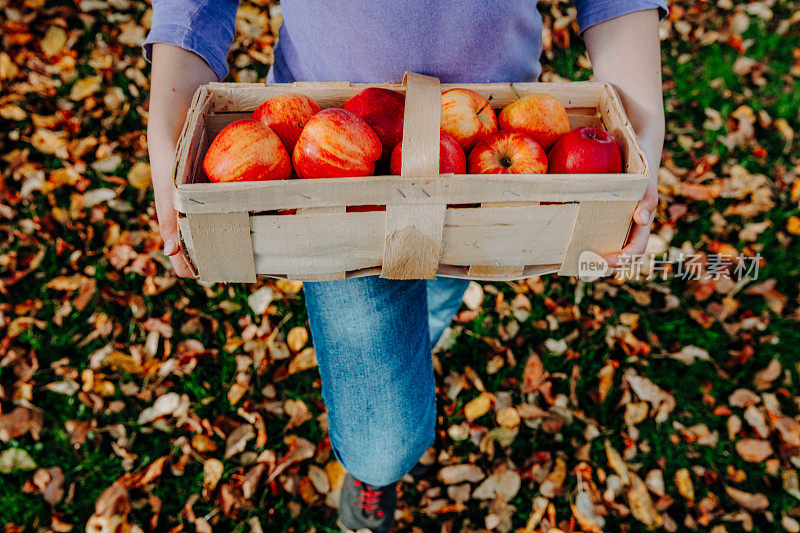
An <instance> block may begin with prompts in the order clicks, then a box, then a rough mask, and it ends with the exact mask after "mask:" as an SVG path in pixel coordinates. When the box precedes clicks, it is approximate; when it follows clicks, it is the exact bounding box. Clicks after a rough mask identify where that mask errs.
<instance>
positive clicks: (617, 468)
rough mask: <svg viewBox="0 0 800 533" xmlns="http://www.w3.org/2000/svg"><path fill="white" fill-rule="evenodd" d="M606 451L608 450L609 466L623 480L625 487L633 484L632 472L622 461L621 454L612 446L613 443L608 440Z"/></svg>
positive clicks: (606, 441)
mask: <svg viewBox="0 0 800 533" xmlns="http://www.w3.org/2000/svg"><path fill="white" fill-rule="evenodd" d="M604 445H605V449H606V458H607V459H608V464H609V465H610V466H611V468H613V469H614V472H616V473H617V475H618V476H619V477H620V479H621V480H622V483H623V484H624V485H629V484H630V483H631V474H630V470H629V469H628V465H627V464H625V461H624V460H623V459H622V456H621V455H620V454H619V452H618V451H617V450H616V449H615V448H614V447H613V446H612V445H611V442H610V441H609V440H608V439H606V440H605V444H604Z"/></svg>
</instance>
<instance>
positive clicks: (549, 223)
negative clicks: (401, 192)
mask: <svg viewBox="0 0 800 533" xmlns="http://www.w3.org/2000/svg"><path fill="white" fill-rule="evenodd" d="M577 211H578V204H557V205H541V206H537V207H534V208H531V207H481V208H473V209H470V208H464V209H448V210H447V217H446V218H445V227H444V248H443V250H442V258H441V260H440V263H442V264H448V265H470V266H472V265H476V266H495V267H516V266H520V265H532V264H553V263H560V262H561V259H562V257H563V256H564V251H565V250H566V247H567V239H568V238H569V235H570V233H571V231H572V226H573V223H574V221H575V217H576V214H577Z"/></svg>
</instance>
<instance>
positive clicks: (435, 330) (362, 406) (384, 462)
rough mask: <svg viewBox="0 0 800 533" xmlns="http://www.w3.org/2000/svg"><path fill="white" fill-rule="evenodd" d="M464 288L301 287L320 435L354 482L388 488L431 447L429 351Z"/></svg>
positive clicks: (446, 282) (453, 284) (373, 283)
mask: <svg viewBox="0 0 800 533" xmlns="http://www.w3.org/2000/svg"><path fill="white" fill-rule="evenodd" d="M468 284H469V282H468V281H467V280H461V279H452V278H438V279H435V280H428V281H424V280H411V281H397V280H386V279H381V278H379V277H377V276H368V277H362V278H352V279H348V280H344V281H323V282H307V283H305V284H304V292H305V300H306V307H307V309H308V317H309V322H310V325H311V334H312V338H313V341H314V347H315V348H316V352H317V361H318V362H319V373H320V376H321V378H322V399H323V400H324V401H325V405H326V406H327V407H328V428H329V430H328V434H329V436H330V440H331V444H332V446H333V450H334V453H335V454H336V457H337V458H338V459H339V462H341V463H342V466H344V467H345V468H346V469H347V471H348V472H350V473H351V474H352V475H353V476H355V478H356V479H359V480H360V481H362V482H364V483H368V484H370V485H377V486H384V485H388V484H390V483H393V482H395V481H397V480H398V479H400V478H401V477H403V475H405V474H406V473H407V472H408V471H409V470H411V469H412V468H413V467H414V465H415V464H416V463H417V461H418V460H419V458H420V457H421V456H422V454H423V453H424V452H425V450H426V449H428V447H430V446H431V445H432V444H433V440H434V423H435V421H436V394H435V390H434V378H433V366H432V361H431V347H432V345H433V344H435V343H436V341H437V340H438V339H439V337H440V336H441V334H442V332H443V331H444V330H445V328H446V327H447V326H448V325H449V324H450V321H451V320H452V319H453V316H454V315H455V313H456V311H458V308H459V306H460V305H461V298H462V296H463V294H464V291H465V290H466V288H467V285H468Z"/></svg>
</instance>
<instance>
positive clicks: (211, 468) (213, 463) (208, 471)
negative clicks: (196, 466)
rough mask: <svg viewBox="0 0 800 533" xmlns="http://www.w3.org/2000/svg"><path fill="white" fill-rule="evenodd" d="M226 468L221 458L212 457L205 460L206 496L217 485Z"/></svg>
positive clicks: (204, 483) (204, 490) (204, 489)
mask: <svg viewBox="0 0 800 533" xmlns="http://www.w3.org/2000/svg"><path fill="white" fill-rule="evenodd" d="M224 470H225V467H224V466H223V464H222V461H220V460H219V459H214V458H211V459H206V460H205V461H204V462H203V492H204V493H205V494H206V497H208V495H209V494H210V493H211V492H212V491H213V490H214V489H215V488H216V487H217V483H219V480H220V479H222V473H223V472H224Z"/></svg>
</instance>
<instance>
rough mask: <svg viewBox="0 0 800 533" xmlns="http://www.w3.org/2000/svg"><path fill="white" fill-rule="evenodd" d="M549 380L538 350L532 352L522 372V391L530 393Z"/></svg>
mask: <svg viewBox="0 0 800 533" xmlns="http://www.w3.org/2000/svg"><path fill="white" fill-rule="evenodd" d="M546 380H547V372H546V371H545V369H544V365H543V364H542V360H541V359H539V355H538V354H537V353H536V352H531V354H530V355H529V356H528V360H527V361H526V362H525V370H524V371H523V374H522V393H523V394H530V393H533V392H536V391H537V390H539V387H541V386H542V384H544V382H545V381H546Z"/></svg>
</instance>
